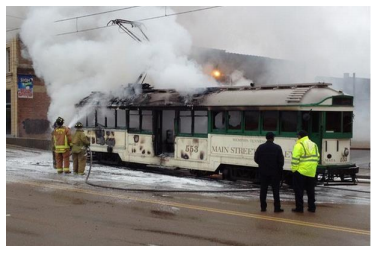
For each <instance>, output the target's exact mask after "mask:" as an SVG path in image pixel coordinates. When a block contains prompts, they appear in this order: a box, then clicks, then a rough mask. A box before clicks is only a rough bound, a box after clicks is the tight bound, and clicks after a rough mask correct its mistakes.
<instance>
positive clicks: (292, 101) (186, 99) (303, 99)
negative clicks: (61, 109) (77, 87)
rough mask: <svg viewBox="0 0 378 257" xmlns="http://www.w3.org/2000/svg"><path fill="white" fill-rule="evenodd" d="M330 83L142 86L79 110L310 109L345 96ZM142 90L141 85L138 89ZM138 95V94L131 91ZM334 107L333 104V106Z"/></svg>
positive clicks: (96, 94) (94, 96) (101, 96)
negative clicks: (195, 88)
mask: <svg viewBox="0 0 378 257" xmlns="http://www.w3.org/2000/svg"><path fill="white" fill-rule="evenodd" d="M330 85H331V84H330V83H323V82H319V83H305V84H285V85H264V86H243V87H211V88H205V89H201V90H200V93H195V94H193V95H187V96H185V95H182V94H180V93H179V92H177V91H176V90H161V89H153V88H151V87H150V86H149V85H143V89H141V90H140V91H141V93H139V94H136V93H130V88H131V89H132V87H131V86H129V87H128V88H127V89H128V90H125V91H128V93H127V94H125V96H124V97H109V98H107V97H106V95H105V94H104V93H100V92H93V93H92V94H91V95H90V96H88V97H86V98H84V99H83V100H82V101H81V102H80V103H79V104H77V106H78V107H79V106H84V105H86V104H87V103H90V102H91V101H93V100H94V99H102V100H103V99H104V98H105V99H108V100H106V102H105V103H104V102H102V103H100V101H97V102H96V101H95V103H93V102H92V104H94V105H107V106H108V107H109V108H121V109H123V108H131V107H158V106H160V107H161V106H177V107H180V106H202V107H215V106H235V107H236V106H298V105H300V106H302V105H305V106H310V105H330V103H329V102H327V101H326V100H327V99H331V98H332V97H335V96H345V94H344V93H343V92H342V91H337V90H335V89H332V88H331V87H329V86H330ZM139 86H140V87H142V85H139ZM131 91H135V90H131ZM331 104H332V102H331Z"/></svg>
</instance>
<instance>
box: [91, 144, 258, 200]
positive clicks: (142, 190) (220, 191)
mask: <svg viewBox="0 0 378 257" xmlns="http://www.w3.org/2000/svg"><path fill="white" fill-rule="evenodd" d="M87 154H89V157H90V158H89V170H88V174H87V177H86V178H85V183H86V184H88V185H90V186H94V187H100V188H106V189H116V190H123V191H128V192H150V193H156V192H160V193H238V192H252V191H257V190H259V189H222V190H174V189H140V188H122V187H114V186H105V185H100V184H94V183H92V182H90V181H88V180H89V176H90V174H91V171H92V166H93V155H92V151H91V149H90V147H88V148H87Z"/></svg>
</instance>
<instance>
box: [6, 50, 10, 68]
mask: <svg viewBox="0 0 378 257" xmlns="http://www.w3.org/2000/svg"><path fill="white" fill-rule="evenodd" d="M7 72H10V50H9V48H7Z"/></svg>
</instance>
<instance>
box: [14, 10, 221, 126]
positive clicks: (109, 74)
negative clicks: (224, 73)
mask: <svg viewBox="0 0 378 257" xmlns="http://www.w3.org/2000/svg"><path fill="white" fill-rule="evenodd" d="M112 9H115V8H114V7H113V8H112ZM88 10H90V11H93V12H101V11H105V10H108V8H106V7H96V8H95V7H92V8H90V9H88V7H85V9H84V7H83V8H80V7H35V8H30V9H29V12H28V14H27V18H26V20H25V21H24V22H23V24H22V27H21V32H20V36H21V39H22V41H23V43H24V44H25V46H26V48H27V54H28V55H29V56H30V58H31V59H32V61H33V67H34V69H35V72H36V74H37V76H39V77H40V78H42V79H43V80H44V81H45V84H46V86H47V91H48V94H49V96H50V97H51V106H50V109H49V111H48V119H49V120H50V121H54V120H55V119H56V118H57V117H58V116H61V117H64V118H65V119H66V123H67V124H69V123H72V122H71V121H72V120H73V118H74V115H75V107H74V105H75V104H76V103H78V102H79V101H80V100H81V99H82V98H84V97H86V96H88V95H89V94H90V93H91V92H92V91H104V92H105V91H106V92H111V91H112V92H116V91H118V90H119V89H120V86H121V85H127V84H128V83H133V82H135V81H136V80H137V78H138V76H139V75H140V74H141V73H142V72H147V74H148V75H147V80H146V81H148V82H150V83H151V84H152V85H154V86H155V88H174V89H177V90H178V91H180V92H184V93H188V92H190V91H191V90H193V89H194V88H198V87H207V86H215V85H216V82H215V81H214V80H213V79H212V78H211V77H209V76H207V75H205V74H204V73H203V72H202V69H201V67H200V66H199V65H197V64H196V63H194V62H193V61H189V60H188V58H187V56H188V54H189V51H190V49H191V47H192V40H191V37H190V34H189V33H188V32H187V30H186V29H184V28H183V27H182V26H181V25H179V24H178V23H177V22H176V20H175V17H169V18H165V19H157V20H155V21H154V22H150V23H148V25H147V26H143V30H144V31H145V33H146V34H147V35H148V37H149V39H150V41H149V42H147V41H145V42H143V43H139V42H136V41H134V40H132V39H131V38H130V37H129V36H128V35H127V34H125V33H124V32H123V31H122V30H120V29H119V28H118V27H116V26H112V27H107V28H103V29H97V30H93V31H89V32H86V33H73V34H68V35H58V34H61V33H66V32H71V31H77V30H78V31H80V30H85V29H88V28H95V27H103V26H105V25H106V24H107V23H108V22H109V20H111V19H116V18H120V19H126V20H138V19H141V18H145V17H154V16H159V15H161V13H162V11H163V10H162V9H161V8H158V7H142V8H138V9H137V11H129V12H127V13H126V12H122V15H121V14H120V13H118V14H117V13H112V15H99V16H91V17H86V18H80V19H78V20H76V19H74V20H69V21H62V22H55V21H57V20H60V19H64V18H67V17H75V16H80V15H82V13H88ZM170 12H172V11H170ZM120 15H121V16H120ZM130 29H131V30H132V31H133V32H136V34H137V32H138V31H137V30H135V28H134V29H132V28H131V27H130ZM139 36H141V34H139Z"/></svg>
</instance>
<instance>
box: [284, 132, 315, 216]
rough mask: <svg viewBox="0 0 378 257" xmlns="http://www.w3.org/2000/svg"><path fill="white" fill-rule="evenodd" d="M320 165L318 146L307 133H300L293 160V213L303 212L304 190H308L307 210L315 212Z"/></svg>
mask: <svg viewBox="0 0 378 257" xmlns="http://www.w3.org/2000/svg"><path fill="white" fill-rule="evenodd" d="M318 163H319V150H318V146H317V145H316V144H315V143H314V142H312V141H311V140H310V139H309V138H308V136H307V132H306V131H304V130H301V131H299V132H298V140H297V143H296V144H295V146H294V149H293V154H292V160H291V170H292V172H293V188H294V193H295V208H294V209H292V211H293V212H303V192H304V190H306V192H307V198H308V209H307V210H308V211H309V212H315V210H316V206H315V186H316V168H317V166H318Z"/></svg>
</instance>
